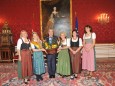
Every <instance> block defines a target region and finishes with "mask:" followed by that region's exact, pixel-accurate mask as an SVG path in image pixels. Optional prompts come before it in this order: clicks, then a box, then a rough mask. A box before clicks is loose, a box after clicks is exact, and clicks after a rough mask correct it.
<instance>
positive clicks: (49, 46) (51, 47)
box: [43, 41, 58, 54]
mask: <svg viewBox="0 0 115 86" xmlns="http://www.w3.org/2000/svg"><path fill="white" fill-rule="evenodd" d="M43 47H44V48H45V49H46V51H47V53H48V54H55V53H57V48H58V44H57V43H53V42H52V43H48V42H46V41H45V42H44V43H43Z"/></svg>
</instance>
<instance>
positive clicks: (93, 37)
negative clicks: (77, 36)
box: [83, 32, 96, 39]
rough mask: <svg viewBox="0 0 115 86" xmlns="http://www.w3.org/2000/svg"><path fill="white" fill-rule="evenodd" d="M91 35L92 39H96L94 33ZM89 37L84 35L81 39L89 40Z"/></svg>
mask: <svg viewBox="0 0 115 86" xmlns="http://www.w3.org/2000/svg"><path fill="white" fill-rule="evenodd" d="M91 35H92V39H96V34H95V33H94V32H93V33H92V34H91ZM91 35H90V36H87V37H86V36H85V34H84V35H83V39H89V38H91Z"/></svg>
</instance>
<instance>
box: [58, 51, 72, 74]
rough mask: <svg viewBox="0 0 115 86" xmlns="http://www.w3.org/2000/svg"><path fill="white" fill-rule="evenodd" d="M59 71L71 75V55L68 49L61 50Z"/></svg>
mask: <svg viewBox="0 0 115 86" xmlns="http://www.w3.org/2000/svg"><path fill="white" fill-rule="evenodd" d="M57 73H59V74H61V75H70V73H71V70H70V56H69V52H68V49H64V50H61V51H60V52H59V54H58V63H57Z"/></svg>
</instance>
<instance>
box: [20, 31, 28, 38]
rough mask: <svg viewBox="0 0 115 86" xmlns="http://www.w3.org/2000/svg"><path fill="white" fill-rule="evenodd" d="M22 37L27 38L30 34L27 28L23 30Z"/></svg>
mask: <svg viewBox="0 0 115 86" xmlns="http://www.w3.org/2000/svg"><path fill="white" fill-rule="evenodd" d="M21 37H23V38H27V37H28V34H27V32H26V31H25V30H23V31H21Z"/></svg>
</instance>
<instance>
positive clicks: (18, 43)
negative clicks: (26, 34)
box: [17, 38, 30, 50]
mask: <svg viewBox="0 0 115 86" xmlns="http://www.w3.org/2000/svg"><path fill="white" fill-rule="evenodd" d="M22 40H23V41H24V38H19V39H18V42H17V50H20V49H21V44H22ZM29 41H30V40H29ZM26 43H29V42H26Z"/></svg>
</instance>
